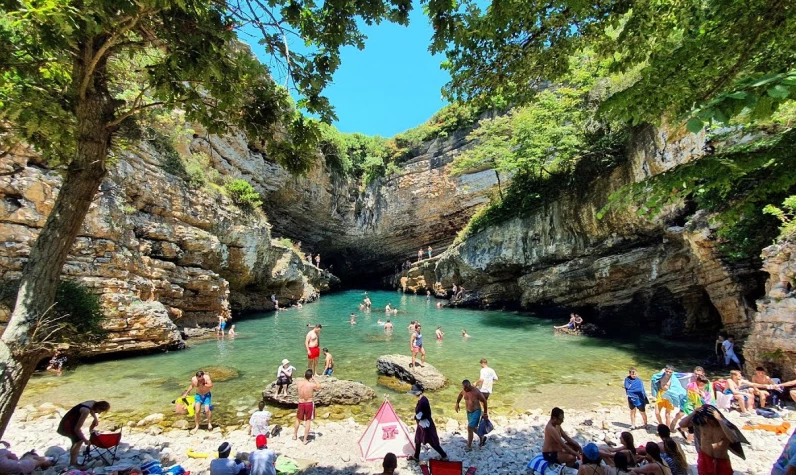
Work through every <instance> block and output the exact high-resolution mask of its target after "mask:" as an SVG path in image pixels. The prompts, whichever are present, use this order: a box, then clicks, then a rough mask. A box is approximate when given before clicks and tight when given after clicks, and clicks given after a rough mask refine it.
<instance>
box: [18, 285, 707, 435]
mask: <svg viewBox="0 0 796 475" xmlns="http://www.w3.org/2000/svg"><path fill="white" fill-rule="evenodd" d="M363 295H364V292H363V291H347V292H342V293H337V294H331V295H324V296H323V297H322V298H321V299H320V300H319V301H318V302H315V303H312V304H308V305H305V306H304V308H303V309H301V310H299V309H295V308H293V309H290V310H287V311H283V312H279V313H278V314H277V313H275V312H270V313H267V314H258V315H255V316H250V317H249V318H247V319H245V320H242V321H237V322H236V330H237V332H238V336H237V337H236V338H234V339H231V338H229V337H226V338H225V339H221V340H216V339H211V340H207V341H196V342H192V343H191V345H190V348H189V349H188V350H185V351H178V352H170V353H161V354H155V355H149V356H141V357H135V358H125V359H121V360H116V361H104V362H97V363H91V364H84V365H81V366H78V367H77V368H75V369H74V370H71V371H67V372H65V373H64V375H63V376H62V377H60V378H59V377H55V376H53V375H51V374H47V373H43V374H37V375H36V376H35V377H34V378H32V380H31V382H30V384H29V385H28V387H27V389H26V390H25V393H24V394H23V399H22V402H21V404H22V405H25V404H31V403H32V404H35V405H38V404H41V403H43V402H45V401H50V402H54V403H57V404H61V405H64V406H71V405H73V404H75V403H77V402H80V401H82V400H85V399H107V400H109V401H110V402H111V404H112V407H113V413H114V414H115V415H117V416H118V417H120V418H130V419H135V418H136V417H138V418H140V417H141V416H143V415H147V414H150V413H154V412H163V413H166V414H169V413H170V412H173V406H171V405H170V404H169V402H170V401H172V400H173V399H174V398H175V397H177V396H179V394H180V393H181V391H183V390H184V389H185V388H186V387H187V386H188V384H189V382H190V377H191V375H192V374H193V373H194V372H196V371H197V370H199V369H205V370H207V369H208V368H210V369H209V372H210V373H211V377H213V380H214V383H215V386H214V388H213V391H212V392H213V403H214V405H215V407H216V412H215V417H216V419H217V420H218V421H219V422H220V423H221V424H222V425H231V424H237V423H241V422H242V421H244V420H247V419H248V412H249V411H250V410H251V409H252V408H253V407H255V406H256V404H257V402H258V401H259V400H260V398H261V396H260V395H261V391H262V389H263V388H264V387H266V385H267V384H270V382H272V381H273V380H274V379H275V375H276V369H277V367H278V365H279V364H280V361H281V360H282V359H283V358H288V359H289V360H290V361H291V364H293V365H294V366H296V368H297V369H299V370H300V371H301V370H304V369H305V368H306V361H307V359H306V351H305V349H304V337H305V336H306V333H307V331H308V329H307V327H306V325H307V324H308V323H311V324H316V323H321V324H322V325H323V330H322V332H321V335H320V339H321V346H325V347H328V348H329V350H330V352H331V353H332V354H333V355H334V359H335V374H334V375H335V376H336V377H338V378H341V379H352V380H356V381H361V382H363V383H364V384H367V385H368V386H371V387H373V388H374V389H375V390H376V392H377V394H378V395H379V397H378V398H376V400H374V401H371V402H369V403H366V404H363V405H361V406H358V407H333V408H329V409H328V411H327V410H323V409H319V414H324V412H329V413H330V414H329V415H328V417H329V418H331V419H341V418H345V417H348V416H354V417H355V418H356V419H358V420H366V419H368V418H369V417H370V416H371V415H372V414H373V413H374V412H375V410H376V409H377V407H378V405H379V404H380V401H381V398H382V396H383V395H388V396H389V397H390V400H391V401H392V402H393V404H394V405H395V406H396V408H397V409H398V411H399V412H400V413H404V414H407V413H408V412H409V411H410V410H411V408H413V407H414V403H415V400H414V398H413V397H411V396H407V395H405V394H403V393H400V392H397V391H394V390H392V389H390V388H388V387H386V386H382V385H380V384H379V381H378V380H379V376H378V374H377V373H376V359H377V358H378V356H380V355H385V354H391V353H402V354H410V353H409V336H410V334H409V331H408V330H407V326H408V325H409V322H410V321H411V320H420V322H421V323H422V324H423V330H424V344H425V347H426V353H427V359H426V361H427V362H428V363H430V364H432V365H434V366H436V367H437V369H439V370H440V371H441V372H442V373H443V374H445V375H446V376H447V377H448V378H449V379H450V381H451V384H450V385H449V386H448V387H446V388H445V389H443V390H441V391H437V392H433V393H427V395H428V396H429V399H430V400H431V402H432V404H433V405H434V406H435V412H436V414H437V416H439V417H444V416H450V415H451V414H453V405H454V403H455V400H456V395H457V394H458V391H459V389H460V385H459V383H460V382H461V380H462V379H465V378H467V379H470V380H471V381H473V382H475V381H476V380H477V379H478V374H479V370H480V365H479V360H480V359H481V358H487V359H488V360H489V365H490V366H491V367H492V368H494V369H495V371H496V372H497V374H498V376H499V378H500V379H499V381H498V382H496V383H495V386H494V391H495V393H494V394H493V396H492V397H491V398H490V399H489V403H490V406H491V407H492V408H493V410H494V411H496V412H498V413H505V414H509V413H514V412H523V411H525V410H526V409H530V408H537V407H539V408H544V409H545V411H546V410H547V408H549V407H550V406H552V405H559V406H562V407H574V406H583V405H589V404H591V405H593V404H601V403H614V404H616V403H622V394H623V391H622V389H621V386H622V380H623V378H624V376H625V375H626V374H627V368H628V367H630V366H635V367H636V368H638V370H639V373H640V374H641V376H642V377H643V378H644V379H645V380H648V379H649V376H650V374H651V373H653V372H655V371H658V370H659V369H660V368H661V367H662V365H664V364H666V363H674V364H675V365H677V366H678V369H680V368H682V369H683V370H689V369H690V368H691V367H693V365H694V364H695V363H697V362H698V361H697V360H698V358H697V357H696V355H697V353H696V351H697V348H695V347H694V346H693V345H685V344H673V343H670V342H664V341H662V340H658V339H656V338H654V337H643V338H640V337H637V336H635V337H628V338H627V339H625V340H624V341H617V340H603V339H593V338H587V337H579V336H569V335H555V334H553V331H552V328H551V325H552V323H553V322H552V321H551V320H548V319H544V318H534V317H533V316H530V315H528V314H520V313H514V312H501V311H475V310H461V309H448V308H442V309H438V308H436V302H437V301H436V300H434V299H432V300H431V301H427V300H426V298H425V297H423V296H410V295H404V294H399V293H394V292H387V291H377V292H369V295H370V297H371V299H372V301H373V311H371V312H369V313H365V312H361V311H359V309H358V303H359V302H360V301H361V300H362V298H363ZM387 303H391V304H392V305H393V306H397V307H398V309H399V314H398V315H397V316H390V318H391V320H392V321H393V324H394V325H395V329H394V331H393V332H392V334H387V333H385V331H384V328H383V327H382V326H380V325H378V324H377V320H378V319H379V318H381V319H382V320H386V317H385V314H384V313H383V311H378V310H377V309H383V308H384V307H385V305H386V304H387ZM351 312H354V313H355V314H356V315H357V324H356V325H350V324H349V323H348V321H349V315H350V313H351ZM555 323H556V324H560V323H562V322H555ZM438 325H439V326H441V327H442V330H443V331H444V332H445V337H444V339H443V340H442V341H435V339H434V330H435V329H436V328H437V326H438ZM463 328H464V329H466V330H467V332H468V333H469V334H470V335H471V338H467V339H465V338H462V336H461V330H462V329H463ZM702 351H703V352H704V351H705V348H702ZM672 355H676V356H677V357H676V358H672ZM212 367H221V368H220V369H213V368H212ZM236 372H237V375H235V373H236ZM223 373H232V374H229V375H227V377H226V378H225V377H222V374H223ZM222 380H223V381H222ZM271 410H272V411H273V412H275V413H276V416H277V421H280V420H281V421H288V418H289V414H290V413H291V411H288V410H279V409H278V408H271Z"/></svg>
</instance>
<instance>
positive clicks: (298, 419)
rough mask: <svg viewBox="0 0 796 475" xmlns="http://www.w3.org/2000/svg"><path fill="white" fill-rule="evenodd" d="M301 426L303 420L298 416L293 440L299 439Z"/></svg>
mask: <svg viewBox="0 0 796 475" xmlns="http://www.w3.org/2000/svg"><path fill="white" fill-rule="evenodd" d="M300 425H301V419H300V418H299V416H298V415H296V430H295V431H294V432H293V440H297V439H298V430H299V426H300Z"/></svg>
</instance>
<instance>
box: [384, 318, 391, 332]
mask: <svg viewBox="0 0 796 475" xmlns="http://www.w3.org/2000/svg"><path fill="white" fill-rule="evenodd" d="M384 331H392V323H391V322H390V319H389V318H388V319H387V323H385V324H384Z"/></svg>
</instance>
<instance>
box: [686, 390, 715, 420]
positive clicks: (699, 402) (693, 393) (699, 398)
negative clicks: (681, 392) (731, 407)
mask: <svg viewBox="0 0 796 475" xmlns="http://www.w3.org/2000/svg"><path fill="white" fill-rule="evenodd" d="M704 404H715V402H714V401H713V391H712V390H711V389H710V384H706V385H705V389H704V390H703V391H700V390H699V387H697V383H689V384H688V387H687V388H686V398H685V402H683V406H682V409H683V412H685V413H686V414H687V415H688V414H691V413H692V412H694V410H695V409H696V408H698V407H702V406H703V405H704Z"/></svg>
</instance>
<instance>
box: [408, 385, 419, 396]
mask: <svg viewBox="0 0 796 475" xmlns="http://www.w3.org/2000/svg"><path fill="white" fill-rule="evenodd" d="M406 394H411V395H412V396H419V395H421V394H423V387H422V386H420V385H419V384H413V385H412V389H410V390H409V391H407V392H406Z"/></svg>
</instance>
